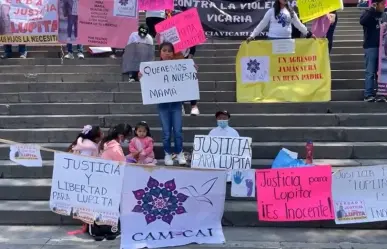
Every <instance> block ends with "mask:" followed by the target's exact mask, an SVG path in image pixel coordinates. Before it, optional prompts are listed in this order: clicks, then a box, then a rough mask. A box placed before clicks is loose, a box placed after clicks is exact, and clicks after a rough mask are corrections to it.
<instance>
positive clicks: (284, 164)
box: [271, 148, 312, 169]
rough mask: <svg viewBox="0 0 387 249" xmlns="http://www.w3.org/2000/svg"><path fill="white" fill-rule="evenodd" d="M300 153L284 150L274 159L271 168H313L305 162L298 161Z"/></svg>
mask: <svg viewBox="0 0 387 249" xmlns="http://www.w3.org/2000/svg"><path fill="white" fill-rule="evenodd" d="M297 157H298V153H296V152H293V151H290V150H288V149H285V148H282V149H281V150H280V152H279V153H278V154H277V156H276V158H275V159H274V161H273V163H272V165H271V168H272V169H279V168H298V167H307V166H312V165H309V164H306V163H305V162H304V160H301V159H297Z"/></svg>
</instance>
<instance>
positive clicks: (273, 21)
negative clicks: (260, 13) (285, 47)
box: [247, 0, 315, 42]
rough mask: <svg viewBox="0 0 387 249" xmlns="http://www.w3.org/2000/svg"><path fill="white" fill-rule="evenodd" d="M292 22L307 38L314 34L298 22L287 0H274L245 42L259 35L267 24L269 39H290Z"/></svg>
mask: <svg viewBox="0 0 387 249" xmlns="http://www.w3.org/2000/svg"><path fill="white" fill-rule="evenodd" d="M292 24H293V25H294V26H295V27H296V28H297V29H298V30H299V31H300V32H301V33H302V34H304V35H305V36H306V37H307V38H310V37H313V38H315V36H314V35H313V34H312V33H311V32H310V31H308V29H307V28H306V27H305V25H304V24H302V23H301V22H300V19H298V16H297V14H296V13H295V12H294V10H293V8H292V7H291V6H289V3H288V1H287V0H276V1H275V3H274V5H273V8H271V9H269V10H268V11H267V12H266V14H265V16H264V17H263V19H262V21H261V22H260V23H259V24H258V26H257V27H256V28H255V29H254V31H253V32H252V33H251V35H250V37H249V38H247V42H249V41H251V40H253V39H254V38H255V37H256V36H257V35H259V34H260V33H261V32H262V31H263V30H264V29H265V28H266V27H267V26H268V25H270V26H269V33H268V38H269V39H291V38H292Z"/></svg>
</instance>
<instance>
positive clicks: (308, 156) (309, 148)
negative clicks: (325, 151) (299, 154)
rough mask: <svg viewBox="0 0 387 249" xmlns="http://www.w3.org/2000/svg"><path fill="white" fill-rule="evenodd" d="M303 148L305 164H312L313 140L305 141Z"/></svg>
mask: <svg viewBox="0 0 387 249" xmlns="http://www.w3.org/2000/svg"><path fill="white" fill-rule="evenodd" d="M305 149H306V160H305V162H306V163H307V164H312V163H313V142H312V141H308V142H306V146H305Z"/></svg>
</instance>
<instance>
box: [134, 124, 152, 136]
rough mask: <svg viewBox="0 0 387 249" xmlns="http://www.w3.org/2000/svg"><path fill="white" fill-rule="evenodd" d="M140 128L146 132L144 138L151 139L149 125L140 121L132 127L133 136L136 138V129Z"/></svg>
mask: <svg viewBox="0 0 387 249" xmlns="http://www.w3.org/2000/svg"><path fill="white" fill-rule="evenodd" d="M140 127H144V128H145V130H146V136H147V137H152V135H151V132H150V128H149V125H148V124H147V123H146V122H145V121H141V122H139V123H137V124H136V127H134V135H135V136H136V137H137V129H138V128H140Z"/></svg>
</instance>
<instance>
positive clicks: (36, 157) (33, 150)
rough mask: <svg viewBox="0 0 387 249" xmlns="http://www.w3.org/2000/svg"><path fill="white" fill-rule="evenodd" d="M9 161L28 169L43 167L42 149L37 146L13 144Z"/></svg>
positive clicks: (10, 148)
mask: <svg viewBox="0 0 387 249" xmlns="http://www.w3.org/2000/svg"><path fill="white" fill-rule="evenodd" d="M9 160H11V161H13V162H15V163H17V164H20V165H23V166H26V167H42V165H43V161H42V156H41V155H40V147H39V145H37V144H12V145H11V146H10V147H9Z"/></svg>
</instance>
